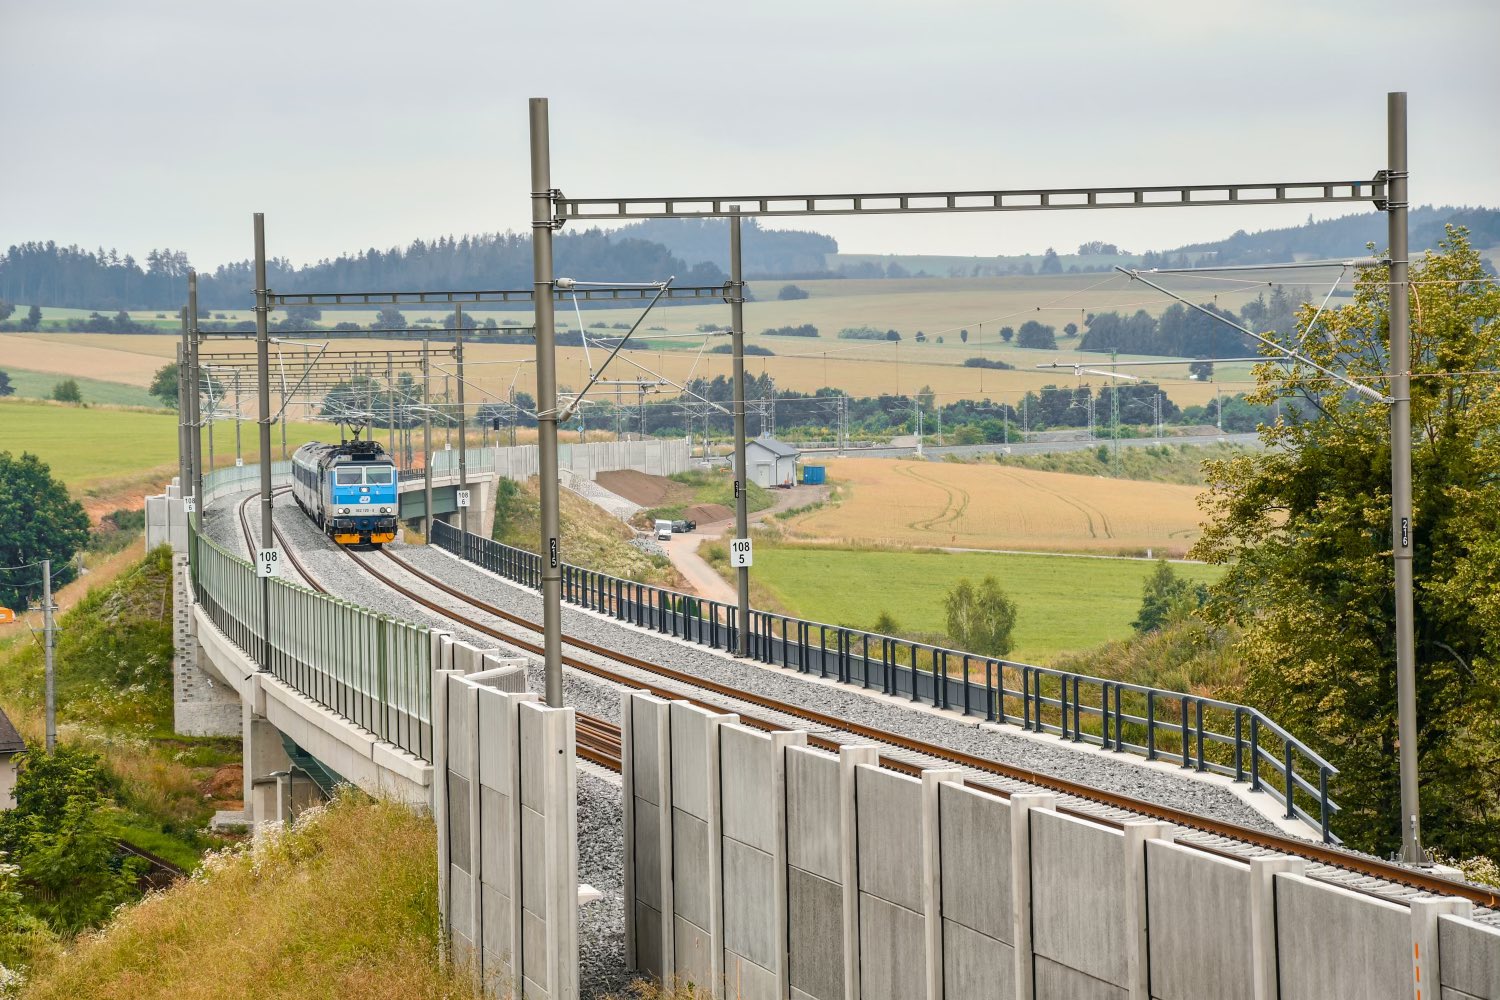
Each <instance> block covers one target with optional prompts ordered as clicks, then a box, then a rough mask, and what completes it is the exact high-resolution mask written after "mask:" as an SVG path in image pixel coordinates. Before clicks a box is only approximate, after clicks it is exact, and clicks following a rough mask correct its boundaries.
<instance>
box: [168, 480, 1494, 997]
mask: <svg viewBox="0 0 1500 1000" xmlns="http://www.w3.org/2000/svg"><path fill="white" fill-rule="evenodd" d="M256 475H257V471H256V470H254V469H244V470H228V471H226V472H224V473H215V474H212V475H210V476H209V477H207V479H206V481H205V488H204V500H205V502H204V504H203V505H202V508H201V509H200V511H199V512H198V514H197V515H196V516H190V515H188V514H187V513H186V512H185V511H184V509H183V508H184V505H183V502H182V500H181V499H180V497H179V495H178V489H177V487H176V486H175V485H173V486H171V487H169V488H168V489H167V491H166V493H165V494H164V495H163V496H161V497H157V498H152V499H151V501H150V504H149V507H148V509H149V511H150V517H149V524H148V528H149V534H148V544H155V543H158V542H168V543H170V544H171V545H172V546H173V549H174V553H175V556H176V558H175V565H176V572H175V586H176V600H175V603H174V608H175V616H176V618H175V629H176V643H177V646H176V658H175V661H174V671H175V685H174V690H175V696H176V700H177V706H178V715H177V721H178V726H179V728H180V729H181V730H182V731H184V732H221V733H238V734H239V735H240V736H241V737H242V739H243V742H244V761H245V814H244V816H243V817H241V818H242V820H243V821H245V822H250V823H266V822H277V821H280V820H282V819H284V818H286V817H287V816H288V815H289V814H290V813H291V812H293V811H295V809H296V808H297V807H298V805H299V801H300V800H299V799H298V797H297V795H298V794H300V795H301V796H303V797H306V796H309V795H311V794H313V793H312V791H311V790H312V789H316V788H318V787H319V786H320V785H326V784H329V783H332V782H336V781H340V780H343V781H349V782H352V783H354V784H356V785H359V786H360V787H363V788H365V789H367V790H369V791H372V792H375V793H379V794H386V795H391V796H394V797H396V798H399V799H402V800H405V801H408V802H411V803H413V804H415V805H417V806H419V807H423V808H427V809H430V810H431V811H432V813H433V815H434V818H435V820H436V823H437V829H438V845H439V846H438V853H439V857H438V870H439V880H440V888H441V891H440V897H441V906H442V910H443V921H444V926H445V928H446V929H447V932H448V936H449V939H450V941H451V943H452V948H453V950H454V954H455V956H456V957H457V958H459V959H460V960H464V961H469V962H471V967H472V968H473V969H474V971H475V974H476V976H480V977H483V978H485V979H486V980H487V981H488V982H490V983H491V984H504V985H519V986H520V988H521V990H522V991H524V992H525V995H526V996H528V997H547V998H558V1000H565V998H577V997H582V996H590V995H592V993H591V992H590V991H591V989H592V988H593V986H594V985H595V984H596V983H598V982H600V981H601V978H600V977H601V975H602V974H603V973H606V972H608V971H609V970H608V969H605V968H603V967H604V966H609V965H611V964H613V965H615V966H626V967H629V968H631V969H636V970H640V972H641V973H642V974H646V975H653V976H660V977H661V978H663V979H668V980H671V979H676V980H681V981H690V982H692V983H694V984H695V985H696V986H697V987H698V988H699V989H700V991H701V992H706V993H708V994H711V995H713V996H718V997H743V998H762V997H764V998H775V1000H793V998H795V1000H886V998H890V1000H910V998H913V997H921V998H926V1000H969V998H975V1000H978V998H988V997H1026V998H1035V997H1046V998H1062V997H1101V998H1102V997H1108V998H1117V997H1118V998H1127V997H1128V998H1132V1000H1134V998H1140V1000H1148V998H1160V1000H1175V998H1184V1000H1185V998H1188V997H1220V996H1222V997H1235V998H1238V997H1245V998H1254V1000H1269V998H1287V1000H1294V998H1308V1000H1313V998H1316V1000H1327V998H1341V997H1348V998H1356V997H1358V998H1387V997H1389V998H1392V1000H1395V998H1410V997H1417V998H1419V1000H1420V998H1421V997H1423V996H1424V995H1425V996H1428V997H1433V998H1438V1000H1500V898H1497V894H1496V893H1495V892H1494V891H1493V890H1487V889H1484V888H1481V887H1477V886H1472V885H1467V884H1464V883H1461V882H1457V881H1453V880H1451V879H1448V878H1444V877H1442V876H1441V875H1439V874H1435V873H1433V872H1430V871H1424V870H1420V869H1413V868H1407V867H1403V866H1400V865H1395V864H1390V863H1386V862H1380V861H1377V860H1374V859H1370V858H1367V857H1364V856H1361V855H1357V854H1354V853H1352V852H1348V851H1345V850H1343V849H1342V848H1340V847H1339V846H1338V845H1337V843H1336V841H1337V837H1336V830H1337V806H1336V804H1335V803H1334V802H1333V800H1332V798H1331V797H1330V795H1329V791H1328V785H1329V780H1330V778H1331V777H1333V776H1334V774H1335V772H1333V770H1332V768H1331V767H1330V766H1329V765H1328V764H1327V763H1326V762H1325V761H1322V760H1321V758H1318V757H1317V755H1316V754H1314V753H1313V752H1312V751H1310V750H1309V749H1308V748H1306V747H1305V746H1303V745H1302V744H1301V743H1300V742H1299V741H1297V740H1296V738H1295V736H1294V735H1293V734H1290V733H1287V732H1285V731H1283V730H1281V729H1280V727H1278V726H1276V724H1275V722H1274V720H1272V719H1270V718H1268V717H1266V716H1264V715H1263V714H1262V713H1260V712H1257V711H1255V710H1254V709H1251V708H1248V707H1246V706H1237V705H1229V704H1224V703H1219V702H1214V701H1211V700H1209V699H1198V698H1194V697H1192V696H1189V695H1183V694H1180V693H1176V692H1167V691H1157V690H1152V689H1145V688H1138V687H1135V686H1132V685H1124V684H1119V683H1115V682H1111V681H1108V680H1104V679H1099V678H1088V677H1082V676H1077V675H1071V674H1064V673H1060V672H1057V671H1050V670H1045V669H1042V668H1037V667H1032V666H1029V665H1025V664H1012V663H1008V662H1004V661H997V660H991V659H986V658H983V657H973V656H970V655H967V654H964V653H962V652H961V651H956V650H946V649H940V648H935V647H930V646H925V645H923V644H920V643H910V642H906V641H903V640H895V639H891V638H890V637H882V636H877V635H873V634H870V633H864V632H859V631H857V630H851V629H845V628H840V627H836V626H831V625H826V624H820V623H814V622H806V621H800V620H796V619H792V618H788V617H786V616H781V615H774V614H770V613H764V612H759V611H753V612H752V616H751V618H750V620H748V621H747V622H745V623H743V627H744V628H746V629H747V630H748V631H749V633H750V639H751V642H750V647H751V653H752V655H751V660H752V661H753V662H750V663H747V662H745V661H743V660H735V659H733V658H731V657H729V656H728V655H727V653H726V652H725V651H727V650H728V649H731V648H733V646H734V641H735V639H736V637H737V630H738V629H739V628H740V627H741V623H740V622H738V621H737V620H736V615H735V610H736V609H734V608H733V607H728V606H722V605H717V604H714V603H713V602H709V601H702V600H699V599H696V598H693V597H691V596H690V595H684V594H676V593H673V592H671V591H667V590H662V589H660V588H654V587H649V586H646V585H643V584H639V583H635V582H633V581H627V580H620V579H616V578H613V577H609V576H606V575H604V574H599V573H595V572H592V571H589V570H588V569H586V568H582V567H572V566H566V567H565V573H564V587H563V594H564V600H565V601H566V602H567V604H568V609H567V612H568V616H569V617H568V618H567V619H566V621H565V626H566V628H567V633H568V634H567V638H566V642H567V646H568V649H569V651H570V652H569V654H568V655H567V656H566V657H565V662H566V664H567V666H568V672H569V678H570V680H569V683H570V688H569V693H570V697H569V701H570V702H573V703H574V704H575V705H577V706H578V708H576V709H575V708H548V707H546V706H545V705H543V704H541V703H540V702H539V701H538V700H537V699H536V697H535V696H534V695H532V694H530V693H528V688H529V687H530V686H531V685H529V684H528V668H529V666H530V663H531V656H532V654H533V653H534V652H535V651H536V650H537V649H538V648H539V647H538V645H537V643H538V642H539V637H538V635H537V630H538V626H537V625H536V624H535V620H534V617H528V614H529V613H530V612H529V610H528V609H529V608H530V607H531V604H532V603H534V596H533V593H532V591H533V588H534V587H535V586H536V583H537V581H538V579H539V573H540V566H539V564H538V561H537V559H536V557H535V556H534V555H532V554H530V553H527V552H523V551H520V550H516V549H510V548H508V547H506V546H502V545H499V544H498V543H495V542H493V541H491V540H489V539H487V538H484V537H480V536H477V535H465V534H464V533H463V532H461V531H459V530H457V529H456V528H454V527H452V526H449V525H446V524H442V523H439V524H438V525H436V526H435V527H434V529H433V532H432V537H431V538H430V539H429V540H428V541H429V543H430V544H428V545H425V546H420V547H418V546H396V547H394V549H395V551H391V550H387V551H385V552H383V553H378V554H375V553H370V554H363V553H349V552H340V551H335V550H334V549H333V547H332V546H330V545H327V544H326V543H323V542H322V540H321V539H320V538H319V537H318V536H316V532H315V531H313V530H312V529H311V528H310V527H309V526H308V525H307V524H306V523H305V521H304V522H302V523H301V524H300V529H301V530H302V534H301V535H298V534H297V533H296V532H297V531H298V530H299V524H298V521H297V518H298V515H297V513H296V510H295V508H294V507H291V508H288V509H286V511H285V518H286V519H285V522H283V519H282V517H281V516H279V513H278V515H275V516H273V522H274V523H273V527H274V528H275V530H276V533H277V536H278V545H279V546H280V547H281V548H282V550H283V551H284V552H285V554H286V555H287V556H288V557H289V558H288V560H287V563H288V565H286V566H284V568H283V571H282V576H281V577H280V578H262V577H258V576H257V575H256V571H255V567H254V566H253V565H252V564H251V563H250V561H249V560H248V559H247V558H246V556H247V555H248V554H249V552H250V548H251V546H252V545H253V541H252V540H253V538H255V537H257V532H256V530H255V529H256V525H254V524H253V523H252V516H253V515H254V513H255V511H256V504H254V503H253V502H252V501H253V500H254V499H255V496H254V495H253V494H248V495H244V496H242V494H245V491H246V490H247V488H248V484H249V482H250V481H253V480H254V479H255V478H256ZM285 475H286V473H285V471H284V470H282V471H281V472H280V473H279V476H280V478H278V470H275V469H273V488H275V489H277V490H278V491H279V490H280V489H281V487H282V486H283V485H284V480H285ZM470 478H471V479H473V478H475V477H474V476H472V475H471V476H470ZM435 485H436V482H435ZM416 486H417V488H420V486H421V484H420V482H418V483H417V484H416ZM408 488H410V486H409V485H408ZM281 503H283V504H284V503H285V501H281ZM274 509H276V510H278V512H279V510H280V508H279V507H278V508H274ZM1002 747H1008V748H1009V749H1008V750H1004V751H1003V752H1002V751H1001V749H998V748H1002ZM1075 772H1076V773H1075ZM298 774H300V775H304V776H312V777H313V778H314V779H315V780H313V781H304V782H302V783H301V785H300V788H301V791H300V793H296V794H294V790H295V789H296V788H297V784H296V782H295V780H294V777H293V776H294V775H298ZM1078 774H1086V775H1091V776H1092V777H1091V779H1090V780H1088V781H1085V780H1078V778H1077V775H1078ZM601 788H603V789H612V791H606V792H604V793H601V792H600V791H599V789H601ZM585 789H588V790H589V791H588V794H587V795H585ZM601 794H603V795H604V798H605V801H603V802H602V803H601V800H600V795H601ZM581 802H583V803H585V805H583V806H581V805H580V803H581ZM581 809H589V810H600V809H603V810H605V811H615V812H617V814H618V815H619V817H620V818H621V820H622V826H623V836H622V839H621V840H620V841H618V842H616V841H613V840H611V839H610V838H608V837H605V836H604V835H602V834H597V833H596V834H595V835H594V836H592V837H585V838H583V839H582V841H580V837H579V827H580V810H581ZM1226 817H1227V818H1226ZM591 819H592V818H591V817H590V816H589V814H588V813H587V812H585V813H584V816H583V820H584V822H585V824H586V825H587V824H589V823H590V821H591ZM590 828H591V829H603V828H607V824H606V826H605V827H598V826H597V825H591V827H590ZM581 879H586V880H592V881H594V882H595V883H596V884H599V885H601V887H602V889H603V893H604V894H605V895H606V896H609V897H611V901H610V902H609V903H608V904H606V905H601V906H591V905H587V901H588V900H589V899H591V898H594V897H595V896H597V895H598V893H594V892H593V891H592V890H589V889H588V888H587V886H583V885H581V884H580V880H581ZM581 939H585V940H590V941H594V942H602V944H600V945H598V946H591V947H589V948H587V949H581V948H580V940H581ZM601 956H603V957H601ZM615 971H616V972H617V971H618V970H617V969H616V970H615Z"/></svg>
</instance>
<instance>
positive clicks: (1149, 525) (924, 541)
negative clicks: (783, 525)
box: [787, 458, 1202, 555]
mask: <svg viewBox="0 0 1500 1000" xmlns="http://www.w3.org/2000/svg"><path fill="white" fill-rule="evenodd" d="M828 480H829V482H830V483H833V484H835V485H837V486H838V488H839V493H840V497H841V499H840V500H839V502H837V503H835V504H831V505H829V506H827V507H824V508H821V509H819V510H815V511H812V512H810V513H807V514H804V515H801V516H799V517H797V518H794V519H792V520H791V521H789V522H788V524H787V532H788V534H789V535H791V536H792V537H793V538H798V539H805V540H809V541H813V540H816V541H824V542H851V543H855V544H866V545H897V546H905V545H915V546H942V547H953V548H971V549H1013V550H1038V551H1054V552H1055V551H1073V552H1093V553H1101V554H1103V553H1116V552H1137V551H1143V550H1145V549H1151V550H1152V551H1153V552H1154V553H1156V554H1158V555H1181V554H1182V553H1183V552H1185V551H1186V550H1187V549H1188V547H1190V546H1191V545H1192V543H1193V542H1194V541H1196V540H1197V538H1198V535H1199V522H1200V520H1201V515H1200V514H1199V511H1198V507H1197V503H1196V501H1197V497H1198V494H1199V493H1200V492H1202V491H1201V489H1200V488H1199V487H1196V486H1179V485H1175V484H1171V483H1149V482H1137V481H1134V480H1123V479H1107V478H1104V477H1098V476H1079V475H1072V474H1068V473H1061V472H1038V471H1035V470H1032V469H1017V468H1006V467H1003V466H995V465H959V464H955V463H947V462H921V461H906V460H901V459H873V458H868V459H844V460H841V461H835V462H830V463H828Z"/></svg>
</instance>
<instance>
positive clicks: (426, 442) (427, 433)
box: [422, 337, 432, 544]
mask: <svg viewBox="0 0 1500 1000" xmlns="http://www.w3.org/2000/svg"><path fill="white" fill-rule="evenodd" d="M431 350H432V345H431V343H430V342H429V341H428V339H427V338H426V337H423V338H422V504H423V507H422V542H423V543H424V544H431V542H432V393H431V391H430V390H429V389H428V386H429V385H431V383H432V364H431V358H430V355H431Z"/></svg>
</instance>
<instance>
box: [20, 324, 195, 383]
mask: <svg viewBox="0 0 1500 1000" xmlns="http://www.w3.org/2000/svg"><path fill="white" fill-rule="evenodd" d="M123 341H130V342H132V343H117V342H123ZM135 342H144V343H135ZM176 354H177V339H176V338H175V337H150V336H140V337H114V336H109V335H106V334H69V333H43V334H32V335H26V334H14V333H5V334H0V368H3V367H4V366H5V365H6V364H11V365H14V366H15V367H17V368H24V369H26V370H27V371H33V372H49V373H55V374H58V375H74V376H78V377H80V378H94V379H99V380H100V381H103V382H121V383H124V384H125V385H135V386H141V387H143V388H144V387H146V386H149V385H150V384H151V377H152V376H153V375H155V374H156V370H157V369H158V368H160V367H161V366H162V365H163V364H165V363H166V362H168V361H171V360H173V359H174V358H175V357H176Z"/></svg>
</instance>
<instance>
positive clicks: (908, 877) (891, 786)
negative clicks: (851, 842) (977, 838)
mask: <svg viewBox="0 0 1500 1000" xmlns="http://www.w3.org/2000/svg"><path fill="white" fill-rule="evenodd" d="M855 775H856V777H855V781H856V794H857V796H858V812H859V815H858V824H859V832H858V837H859V840H858V843H859V889H860V891H861V892H868V893H872V894H874V895H876V896H879V897H880V898H882V899H884V900H885V901H886V902H888V903H895V904H896V905H898V906H904V907H906V908H907V909H909V910H913V911H916V912H918V913H920V912H921V911H922V783H921V782H920V781H916V780H915V779H912V778H908V777H906V776H905V775H902V774H895V773H892V772H889V771H881V770H879V769H878V768H875V767H870V766H868V765H861V766H860V767H859V768H857V769H856V772H855Z"/></svg>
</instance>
